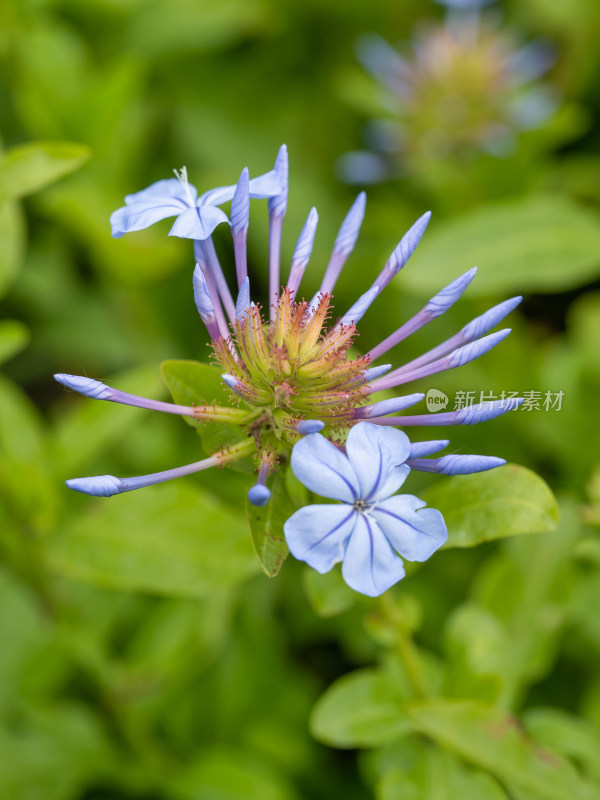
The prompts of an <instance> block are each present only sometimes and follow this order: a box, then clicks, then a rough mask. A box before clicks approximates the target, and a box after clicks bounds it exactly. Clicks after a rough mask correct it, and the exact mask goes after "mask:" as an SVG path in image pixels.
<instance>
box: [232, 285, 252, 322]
mask: <svg viewBox="0 0 600 800" xmlns="http://www.w3.org/2000/svg"><path fill="white" fill-rule="evenodd" d="M249 308H250V279H249V278H248V276H246V277H245V278H244V280H243V281H242V283H241V284H240V290H239V292H238V296H237V300H236V303H235V318H236V319H237V320H241V319H244V317H245V316H246V314H247V313H248V309H249Z"/></svg>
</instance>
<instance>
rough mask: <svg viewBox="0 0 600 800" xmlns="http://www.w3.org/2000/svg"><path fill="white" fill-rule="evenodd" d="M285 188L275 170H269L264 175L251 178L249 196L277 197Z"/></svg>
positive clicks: (261, 197) (258, 198) (261, 198)
mask: <svg viewBox="0 0 600 800" xmlns="http://www.w3.org/2000/svg"><path fill="white" fill-rule="evenodd" d="M284 189H285V183H284V181H282V179H281V175H280V174H279V172H277V170H274V169H272V170H270V172H265V174H264V175H259V176H258V177H257V178H252V180H251V181H250V197H254V198H256V199H257V200H265V199H266V198H268V197H277V195H278V194H281V192H282V191H283V190H284Z"/></svg>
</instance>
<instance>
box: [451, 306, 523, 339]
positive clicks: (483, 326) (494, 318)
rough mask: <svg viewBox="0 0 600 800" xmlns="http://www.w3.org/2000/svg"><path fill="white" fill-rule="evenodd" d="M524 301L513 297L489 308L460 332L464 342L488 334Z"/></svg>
mask: <svg viewBox="0 0 600 800" xmlns="http://www.w3.org/2000/svg"><path fill="white" fill-rule="evenodd" d="M522 299H523V298H522V297H521V296H517V297H511V298H510V299H509V300H504V302H502V303H498V305H496V306H493V307H492V308H489V309H488V310H487V311H486V312H484V313H483V314H481V315H480V316H479V317H475V319H472V320H471V322H468V323H467V324H466V325H465V327H464V328H463V329H462V330H461V332H460V336H461V338H462V339H463V340H464V341H470V340H472V339H475V338H477V337H478V336H481V335H482V334H483V333H487V331H489V330H490V329H491V328H493V327H494V326H496V325H497V324H498V323H499V322H501V320H503V319H504V317H506V316H507V315H508V314H510V312H511V311H512V310H513V309H515V308H516V307H517V306H518V305H519V303H520V302H521V300H522Z"/></svg>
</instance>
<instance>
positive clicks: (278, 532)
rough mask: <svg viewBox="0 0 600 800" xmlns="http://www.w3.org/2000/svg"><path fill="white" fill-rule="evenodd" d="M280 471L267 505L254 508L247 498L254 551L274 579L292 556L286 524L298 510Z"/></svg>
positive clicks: (272, 485) (275, 478) (247, 510)
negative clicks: (288, 544) (290, 554)
mask: <svg viewBox="0 0 600 800" xmlns="http://www.w3.org/2000/svg"><path fill="white" fill-rule="evenodd" d="M282 471H283V468H281V469H280V470H279V471H278V472H277V473H276V474H275V476H274V477H273V481H272V483H271V498H270V500H269V502H268V503H267V504H266V505H264V506H254V505H252V503H251V502H250V501H249V500H248V499H247V498H246V513H247V515H248V522H249V523H250V532H251V534H252V542H253V544H254V549H255V551H256V555H257V556H258V560H259V561H260V565H261V567H262V569H263V572H264V573H265V574H266V575H268V576H269V578H274V577H275V575H277V573H278V572H279V570H280V569H281V566H282V564H283V562H284V561H285V559H286V558H287V555H288V553H289V550H288V546H287V544H286V541H285V536H284V534H283V523H284V522H285V521H286V519H288V517H290V516H291V515H292V513H293V512H294V510H295V508H294V505H293V504H292V501H291V500H290V496H289V494H288V491H287V489H286V486H285V477H284V475H282Z"/></svg>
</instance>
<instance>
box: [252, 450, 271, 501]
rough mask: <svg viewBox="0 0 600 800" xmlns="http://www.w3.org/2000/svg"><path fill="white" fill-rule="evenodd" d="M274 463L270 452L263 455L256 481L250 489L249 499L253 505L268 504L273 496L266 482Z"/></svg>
mask: <svg viewBox="0 0 600 800" xmlns="http://www.w3.org/2000/svg"><path fill="white" fill-rule="evenodd" d="M272 463H273V462H272V459H271V458H270V456H269V455H268V454H267V455H263V458H262V461H261V465H260V469H259V470H258V478H257V479H256V483H255V484H254V486H252V487H251V488H250V489H249V490H248V500H249V501H250V502H251V503H252V505H253V506H266V504H267V503H268V502H269V500H270V498H271V492H270V490H269V489H267V486H266V483H267V478H268V476H269V469H270V467H271V465H272Z"/></svg>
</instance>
